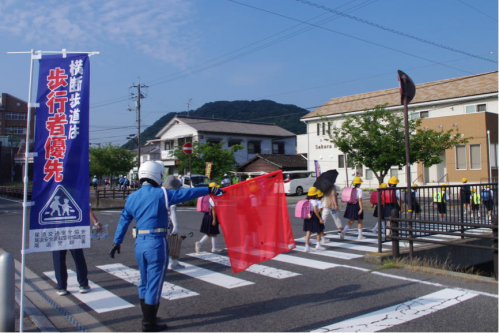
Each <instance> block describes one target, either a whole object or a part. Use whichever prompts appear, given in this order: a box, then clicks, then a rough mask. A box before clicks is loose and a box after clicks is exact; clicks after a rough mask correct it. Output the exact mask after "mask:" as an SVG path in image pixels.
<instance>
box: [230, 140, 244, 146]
mask: <svg viewBox="0 0 499 333" xmlns="http://www.w3.org/2000/svg"><path fill="white" fill-rule="evenodd" d="M240 144H241V140H229V147H232V146H235V145H240Z"/></svg>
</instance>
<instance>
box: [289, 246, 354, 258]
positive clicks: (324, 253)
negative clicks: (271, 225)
mask: <svg viewBox="0 0 499 333" xmlns="http://www.w3.org/2000/svg"><path fill="white" fill-rule="evenodd" d="M310 250H311V251H310V253H313V254H316V255H319V256H324V257H331V258H338V259H346V260H350V259H356V258H362V257H363V255H361V254H354V253H346V252H338V251H315V249H314V248H310ZM294 251H298V252H305V246H301V245H297V246H296V248H295V249H294Z"/></svg>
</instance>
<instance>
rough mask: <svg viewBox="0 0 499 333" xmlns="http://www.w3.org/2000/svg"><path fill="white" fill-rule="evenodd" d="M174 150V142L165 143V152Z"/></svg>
mask: <svg viewBox="0 0 499 333" xmlns="http://www.w3.org/2000/svg"><path fill="white" fill-rule="evenodd" d="M173 149H175V142H174V141H173V140H169V141H165V150H173Z"/></svg>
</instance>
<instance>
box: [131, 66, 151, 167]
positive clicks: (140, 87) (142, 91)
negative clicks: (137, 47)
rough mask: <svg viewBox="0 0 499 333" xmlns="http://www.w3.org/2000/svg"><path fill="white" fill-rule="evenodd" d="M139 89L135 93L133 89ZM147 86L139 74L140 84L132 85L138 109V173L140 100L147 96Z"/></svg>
mask: <svg viewBox="0 0 499 333" xmlns="http://www.w3.org/2000/svg"><path fill="white" fill-rule="evenodd" d="M135 88H136V89H137V93H135V92H134V91H133V90H132V89H135ZM147 88H149V86H146V85H141V84H140V76H139V84H138V85H135V84H133V85H132V86H130V90H131V92H130V97H131V98H132V100H136V102H135V103H136V104H135V106H136V110H137V151H138V161H137V174H138V172H139V168H140V100H141V99H143V98H146V97H147V92H146V91H147Z"/></svg>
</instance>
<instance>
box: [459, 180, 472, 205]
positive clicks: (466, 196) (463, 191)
mask: <svg viewBox="0 0 499 333" xmlns="http://www.w3.org/2000/svg"><path fill="white" fill-rule="evenodd" d="M461 181H462V182H463V185H462V186H461V188H460V190H459V199H460V200H461V204H462V205H463V210H464V213H468V212H469V211H470V201H471V200H470V199H471V189H470V186H469V185H468V184H466V183H467V182H468V179H466V178H463V179H461Z"/></svg>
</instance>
